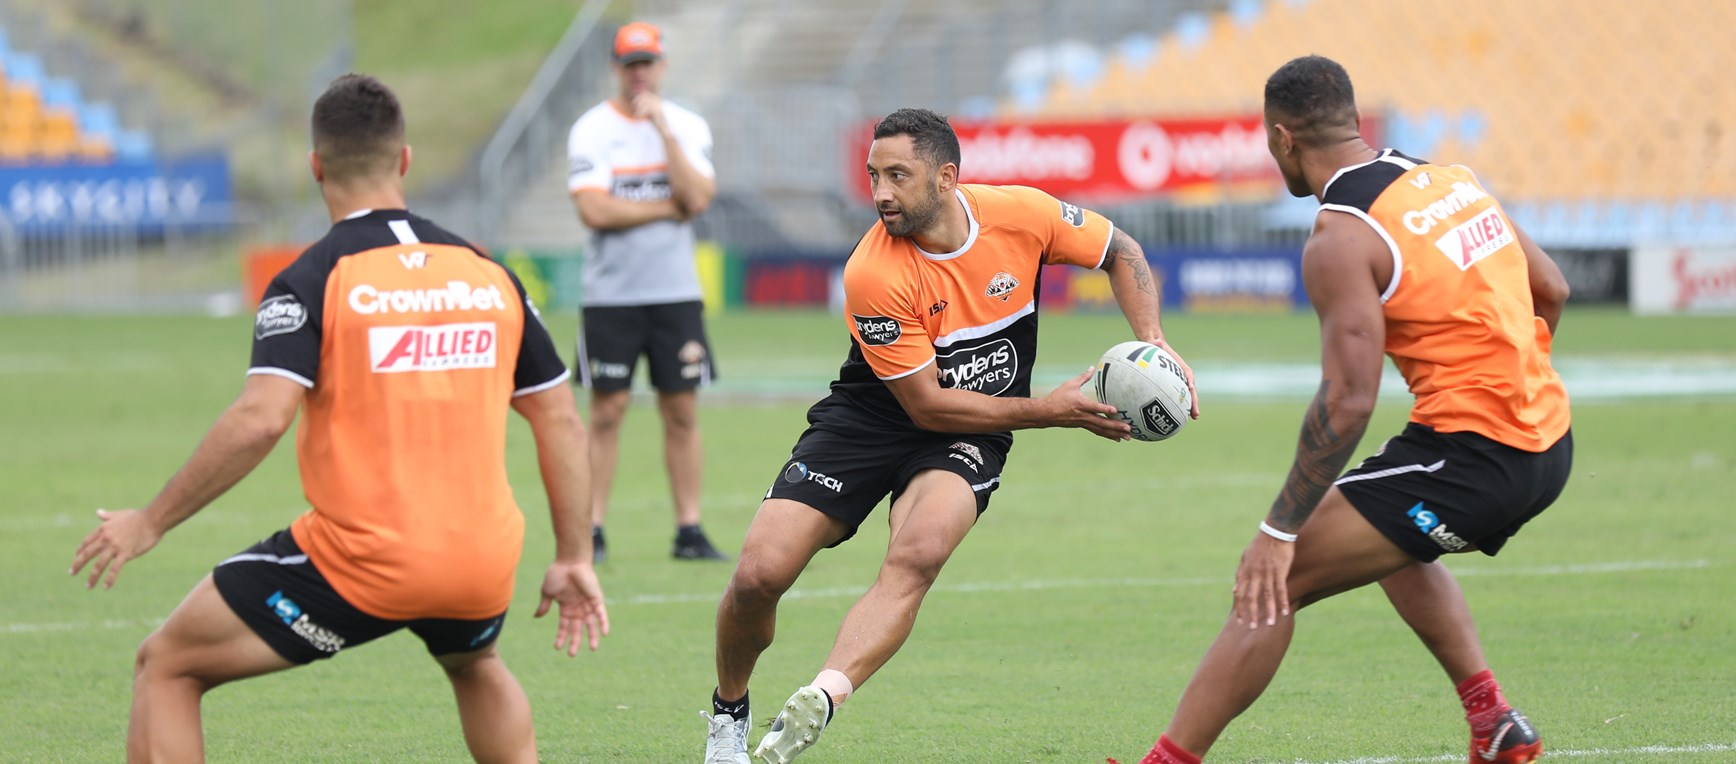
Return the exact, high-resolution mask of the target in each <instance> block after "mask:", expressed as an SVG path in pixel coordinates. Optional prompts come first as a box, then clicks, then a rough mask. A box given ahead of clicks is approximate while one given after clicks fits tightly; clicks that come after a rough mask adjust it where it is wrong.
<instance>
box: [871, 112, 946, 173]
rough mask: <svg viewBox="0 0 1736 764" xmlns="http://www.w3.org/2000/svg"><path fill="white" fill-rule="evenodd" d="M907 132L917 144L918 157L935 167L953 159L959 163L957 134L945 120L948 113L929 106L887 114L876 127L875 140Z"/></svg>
mask: <svg viewBox="0 0 1736 764" xmlns="http://www.w3.org/2000/svg"><path fill="white" fill-rule="evenodd" d="M895 135H908V136H910V140H911V142H912V143H914V144H915V145H916V154H917V156H920V157H922V158H923V159H925V160H927V161H929V162H931V163H933V164H934V166H935V167H936V168H939V167H940V166H941V165H944V164H947V163H948V162H951V163H952V164H953V165H954V166H957V165H958V163H959V155H958V134H957V133H955V132H953V131H952V125H950V124H948V123H947V121H946V115H944V114H936V113H934V112H932V111H929V110H928V109H899V110H898V111H895V112H892V113H891V114H888V115H886V118H885V119H882V120H880V123H879V124H877V125H875V126H874V140H880V139H882V138H891V137H892V136H895Z"/></svg>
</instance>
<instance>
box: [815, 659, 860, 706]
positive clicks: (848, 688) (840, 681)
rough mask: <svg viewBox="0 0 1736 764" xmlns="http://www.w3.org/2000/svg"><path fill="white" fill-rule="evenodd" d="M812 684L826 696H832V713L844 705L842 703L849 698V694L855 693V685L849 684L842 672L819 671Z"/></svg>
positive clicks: (847, 678) (848, 678)
mask: <svg viewBox="0 0 1736 764" xmlns="http://www.w3.org/2000/svg"><path fill="white" fill-rule="evenodd" d="M813 684H814V686H815V687H818V688H820V689H822V690H825V691H826V694H827V695H830V696H832V710H833V711H834V712H835V711H837V710H838V708H839V707H840V706H842V705H844V701H845V700H846V699H848V698H849V697H850V693H852V692H855V691H856V685H854V684H851V683H850V677H847V676H844V672H842V671H835V670H833V669H826V670H824V671H821V672H820V674H819V676H816V677H814V682H813Z"/></svg>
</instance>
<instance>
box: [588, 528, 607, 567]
mask: <svg viewBox="0 0 1736 764" xmlns="http://www.w3.org/2000/svg"><path fill="white" fill-rule="evenodd" d="M608 558H609V545H608V543H607V542H605V541H603V527H602V526H600V525H599V526H594V527H592V528H591V564H593V565H601V564H602V563H603V561H604V560H606V559H608Z"/></svg>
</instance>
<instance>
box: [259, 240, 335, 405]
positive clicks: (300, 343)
mask: <svg viewBox="0 0 1736 764" xmlns="http://www.w3.org/2000/svg"><path fill="white" fill-rule="evenodd" d="M329 260H330V258H327V257H324V256H322V253H321V252H320V251H319V250H309V251H307V252H304V253H302V255H301V257H298V258H296V260H295V262H293V263H291V264H290V265H289V267H287V268H285V269H283V272H281V273H279V274H277V276H276V277H275V278H273V279H272V280H271V284H270V285H269V286H267V287H266V288H265V296H264V297H263V298H262V299H261V300H260V301H259V310H258V312H257V313H256V314H254V317H253V362H252V365H251V366H250V367H249V368H248V369H247V373H248V374H249V375H253V374H271V375H275V376H279V377H284V378H286V379H290V380H293V381H295V382H296V383H297V384H300V385H302V386H303V387H307V388H312V387H313V385H314V380H316V379H318V378H319V359H320V338H321V336H322V335H323V334H324V331H323V329H324V328H323V326H322V325H321V320H322V317H323V316H324V315H325V289H326V278H327V277H328V276H330V274H331V265H330V262H329Z"/></svg>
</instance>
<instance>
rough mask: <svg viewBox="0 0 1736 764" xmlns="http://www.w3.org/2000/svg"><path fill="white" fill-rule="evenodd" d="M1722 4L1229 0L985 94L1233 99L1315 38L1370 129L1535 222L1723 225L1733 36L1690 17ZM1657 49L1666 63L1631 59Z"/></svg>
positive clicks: (1614, 227) (1724, 14)
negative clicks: (1478, 177)
mask: <svg viewBox="0 0 1736 764" xmlns="http://www.w3.org/2000/svg"><path fill="white" fill-rule="evenodd" d="M1733 19H1736V6H1731V5H1730V4H1729V3H1727V2H1722V1H1721V0H1681V1H1680V2H1672V3H1669V4H1667V5H1663V6H1659V5H1653V4H1647V3H1631V2H1624V1H1623V0H1532V1H1531V2H1526V3H1510V2H1503V1H1502V0H1461V2H1457V3H1454V4H1452V6H1451V9H1450V11H1449V10H1444V9H1443V8H1441V7H1440V6H1437V5H1431V4H1426V3H1367V2H1360V1H1359V0H1270V1H1268V2H1261V1H1260V0H1236V2H1232V3H1229V4H1228V5H1227V6H1226V7H1225V8H1224V9H1223V10H1219V11H1212V12H1204V13H1192V14H1187V15H1185V16H1183V17H1181V18H1180V19H1178V20H1176V21H1175V22H1174V23H1173V24H1171V25H1170V26H1168V27H1167V29H1166V31H1164V32H1163V34H1162V35H1161V36H1159V37H1158V38H1157V39H1156V40H1155V42H1152V41H1149V40H1144V39H1141V37H1140V36H1139V35H1134V36H1130V37H1129V38H1127V39H1126V40H1124V41H1123V43H1122V44H1121V45H1120V46H1116V47H1115V48H1111V49H1109V50H1108V51H1106V54H1107V55H1106V56H1105V64H1104V66H1103V67H1102V71H1101V73H1100V74H1098V75H1096V76H1093V77H1089V78H1076V77H1075V78H1068V77H1061V78H1052V79H1050V81H1049V82H1048V83H1047V84H1046V88H1047V93H1046V97H1045V98H1042V99H1040V100H1033V99H1032V98H1030V96H1029V95H1028V93H1027V92H1026V90H1028V88H1029V87H1030V85H1029V83H1025V84H1022V85H1017V86H1011V87H1009V91H1008V95H1007V96H1006V97H1005V98H1003V99H1002V101H1001V107H1000V111H1001V113H1002V114H1003V115H1004V116H1008V117H1023V118H1030V119H1035V120H1043V119H1076V118H1081V117H1094V116H1133V115H1148V114H1171V115H1177V114H1223V113H1247V112H1249V111H1251V110H1258V109H1259V107H1260V98H1261V91H1260V84H1261V83H1262V82H1264V80H1265V77H1266V76H1267V75H1268V74H1270V73H1271V71H1272V70H1273V69H1275V68H1277V66H1278V65H1279V64H1281V63H1283V62H1284V61H1286V60H1288V59H1290V58H1292V57H1295V56H1298V55H1305V54H1309V53H1318V54H1321V55H1325V56H1330V57H1332V58H1334V59H1337V60H1338V61H1340V62H1341V63H1343V64H1344V65H1345V67H1346V68H1348V69H1349V70H1350V72H1351V75H1352V77H1353V78H1354V79H1355V80H1356V87H1357V91H1358V93H1357V94H1358V100H1359V101H1361V102H1362V103H1363V104H1364V108H1365V109H1369V110H1370V111H1371V112H1374V113H1377V114H1380V115H1381V116H1382V117H1384V118H1385V123H1384V128H1383V129H1384V133H1385V137H1384V141H1385V142H1386V143H1388V144H1390V145H1392V146H1395V147H1399V148H1401V149H1403V150H1405V151H1407V152H1409V153H1412V154H1414V155H1418V156H1422V157H1426V158H1429V159H1431V160H1435V161H1448V162H1455V163H1460V162H1462V163H1465V164H1468V165H1470V166H1472V167H1476V168H1479V171H1480V172H1482V173H1484V175H1485V177H1484V179H1483V180H1484V182H1485V183H1487V184H1488V185H1490V186H1491V187H1492V188H1494V189H1495V190H1496V191H1497V192H1499V193H1500V194H1502V198H1503V199H1508V200H1512V203H1513V206H1514V207H1516V208H1518V209H1516V211H1515V216H1516V217H1520V218H1521V219H1524V220H1529V221H1533V222H1532V225H1533V226H1534V227H1536V228H1539V229H1541V232H1542V233H1543V234H1544V235H1545V236H1547V237H1548V238H1551V239H1554V240H1557V241H1563V240H1575V241H1579V242H1580V243H1585V244H1597V243H1616V242H1621V241H1634V240H1641V239H1645V238H1648V237H1652V236H1656V235H1659V234H1663V233H1667V234H1668V235H1669V236H1670V237H1671V238H1672V239H1675V240H1678V241H1682V240H1685V241H1710V240H1717V239H1723V240H1731V239H1733V238H1736V225H1733V222H1736V205H1733V203H1732V200H1736V90H1732V89H1731V88H1728V87H1725V86H1724V85H1723V80H1724V77H1725V72H1728V71H1729V70H1730V69H1731V68H1733V67H1736V48H1731V47H1730V46H1723V45H1712V44H1707V39H1706V37H1705V35H1706V34H1708V30H1717V29H1723V28H1725V27H1727V26H1728V24H1729V22H1730V21H1732V20H1733ZM1666 60H1667V61H1671V62H1672V65H1671V71H1668V72H1664V71H1660V70H1658V69H1657V68H1655V67H1654V66H1650V65H1638V64H1637V63H1636V62H1646V61H1666ZM1442 62H1451V63H1450V64H1449V65H1443V64H1442ZM1021 88H1023V89H1024V90H1021ZM1540 238H1541V237H1540Z"/></svg>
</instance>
